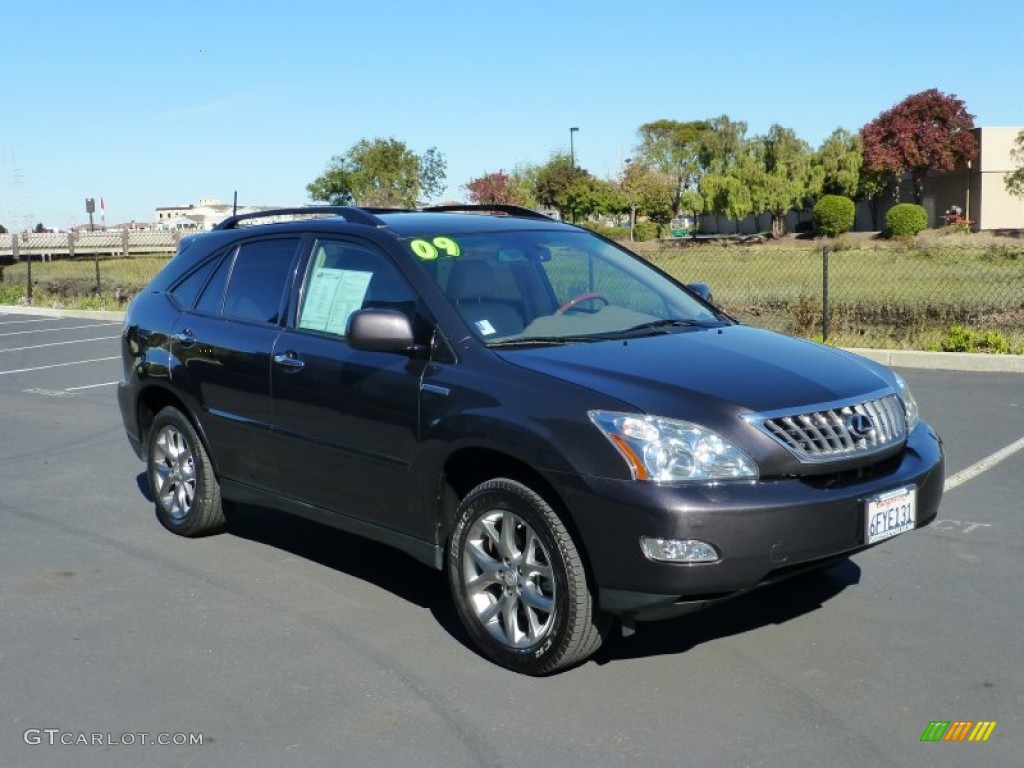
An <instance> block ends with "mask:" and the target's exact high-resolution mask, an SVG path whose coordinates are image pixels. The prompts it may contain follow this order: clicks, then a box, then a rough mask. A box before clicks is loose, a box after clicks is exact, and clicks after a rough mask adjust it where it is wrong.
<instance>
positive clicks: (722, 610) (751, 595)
mask: <svg viewBox="0 0 1024 768" xmlns="http://www.w3.org/2000/svg"><path fill="white" fill-rule="evenodd" d="M859 582H860V567H859V566H858V565H857V564H856V563H854V562H852V561H850V560H842V561H840V562H839V563H837V564H836V565H833V566H831V567H829V568H824V569H822V570H819V571H810V572H808V573H803V574H801V575H799V576H794V577H792V578H790V579H787V580H786V581H782V582H779V583H777V584H772V585H771V586H767V587H762V588H761V589H757V590H754V591H753V592H747V593H746V594H743V595H740V596H739V597H736V598H733V599H732V600H727V601H725V602H721V603H717V604H715V605H711V606H709V607H708V608H705V609H703V610H701V611H697V612H695V613H690V614H687V615H684V616H679V617H677V618H674V619H668V620H665V621H659V622H637V625H636V634H634V635H631V636H630V637H623V636H622V634H621V633H620V632H618V631H617V627H615V628H613V629H612V631H611V632H610V633H609V635H608V638H607V639H606V640H605V642H604V644H603V645H602V646H601V649H600V650H599V651H598V652H597V653H596V654H595V655H594V657H593V661H594V662H595V663H597V664H607V663H609V662H611V661H616V660H618V659H635V658H644V657H649V656H660V655H664V654H678V653H684V652H686V651H688V650H690V649H691V648H695V647H696V646H698V645H700V644H701V643H707V642H711V641H713V640H719V639H722V638H725V637H730V636H732V635H740V634H743V633H744V632H750V631H752V630H755V629H760V628H761V627H766V626H768V625H770V624H783V623H785V622H787V621H792V620H793V619H796V618H798V617H800V616H803V615H805V614H808V613H811V612H812V611H816V610H818V609H819V608H821V607H822V605H824V604H825V603H826V602H827V601H829V600H831V599H832V598H834V597H835V596H836V595H838V594H839V593H840V592H842V591H843V590H844V589H846V588H847V587H850V586H853V585H854V584H857V583H859Z"/></svg>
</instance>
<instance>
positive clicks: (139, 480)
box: [135, 472, 156, 503]
mask: <svg viewBox="0 0 1024 768" xmlns="http://www.w3.org/2000/svg"><path fill="white" fill-rule="evenodd" d="M135 483H136V485H138V486H139V492H140V493H141V494H142V495H143V496H144V497H145V498H146V501H148V502H151V503H152V502H154V501H156V499H154V498H153V491H152V490H150V487H149V478H148V477H146V473H145V472H139V474H138V475H136V476H135Z"/></svg>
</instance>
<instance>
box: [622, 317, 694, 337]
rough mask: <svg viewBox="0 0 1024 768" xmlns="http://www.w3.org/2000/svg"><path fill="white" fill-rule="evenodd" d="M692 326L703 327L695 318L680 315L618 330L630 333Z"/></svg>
mask: <svg viewBox="0 0 1024 768" xmlns="http://www.w3.org/2000/svg"><path fill="white" fill-rule="evenodd" d="M694 326H700V327H703V324H702V323H698V322H697V321H696V320H684V319H683V318H680V317H669V318H666V319H663V320H652V321H651V322H649V323H640V325H634V326H631V327H629V328H624V329H622V330H621V331H619V333H620V334H622V333H632V332H634V331H650V330H656V329H658V328H691V327H694Z"/></svg>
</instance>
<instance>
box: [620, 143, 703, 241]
mask: <svg viewBox="0 0 1024 768" xmlns="http://www.w3.org/2000/svg"><path fill="white" fill-rule="evenodd" d="M675 192H676V186H675V182H674V180H673V179H670V178H667V177H666V176H665V175H664V174H662V173H660V172H659V171H657V170H655V169H653V168H650V167H648V166H646V165H644V164H643V162H642V161H640V160H634V161H632V162H630V163H627V164H626V167H625V169H624V170H623V172H622V176H621V178H620V180H619V183H618V197H619V199H620V201H621V208H620V210H621V211H622V212H627V211H628V212H629V214H630V220H631V221H633V222H634V229H635V224H636V221H635V220H636V218H637V217H639V216H644V217H646V218H648V219H650V220H651V221H654V222H657V223H658V224H668V223H669V222H670V221H671V220H672V217H673V215H674V211H673V201H674V198H675ZM697 194H698V193H697V191H696V190H688V191H687V193H686V195H697ZM684 205H690V206H692V207H690V208H687V209H686V210H700V209H701V208H702V207H703V203H702V202H700V201H699V200H698V201H694V200H693V199H692V198H691V199H685V202H684Z"/></svg>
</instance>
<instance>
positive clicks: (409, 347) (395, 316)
mask: <svg viewBox="0 0 1024 768" xmlns="http://www.w3.org/2000/svg"><path fill="white" fill-rule="evenodd" d="M345 339H346V341H348V345H349V346H350V347H352V349H361V350H363V351H364V352H404V353H410V354H417V353H419V352H420V350H421V349H425V347H423V345H421V344H417V343H416V340H415V339H414V338H413V333H412V323H410V322H409V318H408V317H407V316H406V315H405V314H403V313H402V312H399V311H398V310H395V309H360V310H358V311H356V312H353V313H352V314H351V316H350V317H349V319H348V328H347V330H346V332H345Z"/></svg>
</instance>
